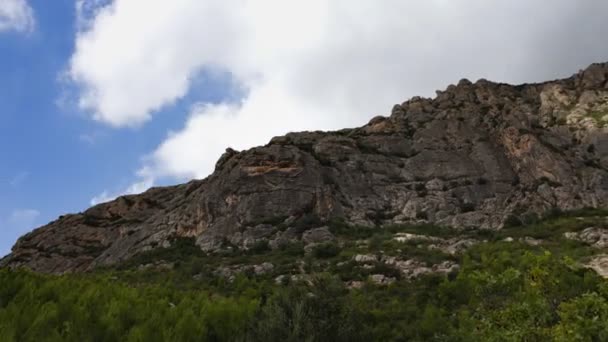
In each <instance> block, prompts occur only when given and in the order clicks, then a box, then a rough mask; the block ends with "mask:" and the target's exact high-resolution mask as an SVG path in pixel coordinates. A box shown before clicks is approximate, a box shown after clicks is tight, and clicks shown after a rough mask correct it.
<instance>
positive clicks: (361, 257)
mask: <svg viewBox="0 0 608 342" xmlns="http://www.w3.org/2000/svg"><path fill="white" fill-rule="evenodd" d="M353 260H354V261H355V262H358V263H361V264H367V263H374V262H377V261H378V257H377V256H375V255H373V254H357V255H355V256H354V257H353Z"/></svg>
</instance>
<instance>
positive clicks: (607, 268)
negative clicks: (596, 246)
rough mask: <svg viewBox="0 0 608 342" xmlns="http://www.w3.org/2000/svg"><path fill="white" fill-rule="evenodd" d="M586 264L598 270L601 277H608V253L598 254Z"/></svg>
mask: <svg viewBox="0 0 608 342" xmlns="http://www.w3.org/2000/svg"><path fill="white" fill-rule="evenodd" d="M585 266H586V267H588V268H590V269H592V270H594V271H595V272H597V274H599V275H600V276H601V277H603V278H608V255H598V256H596V257H595V258H593V259H592V260H591V261H590V262H589V263H587V264H586V265H585Z"/></svg>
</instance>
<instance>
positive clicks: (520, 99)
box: [0, 63, 608, 273]
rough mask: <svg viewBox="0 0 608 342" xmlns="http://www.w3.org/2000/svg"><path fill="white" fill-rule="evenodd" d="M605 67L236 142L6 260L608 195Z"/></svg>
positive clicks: (437, 219)
mask: <svg viewBox="0 0 608 342" xmlns="http://www.w3.org/2000/svg"><path fill="white" fill-rule="evenodd" d="M607 73H608V63H603V64H594V65H591V66H590V67H589V68H587V69H586V70H584V71H581V72H580V73H578V74H576V75H574V76H572V77H570V78H567V79H563V80H557V81H551V82H545V83H537V84H523V85H517V86H512V85H507V84H501V83H493V82H490V81H487V80H479V81H477V82H475V83H472V82H469V81H462V82H459V83H458V84H457V85H450V86H449V87H447V89H445V90H444V91H439V92H438V93H437V96H436V97H435V98H433V99H430V98H422V97H414V98H412V99H410V100H409V101H406V102H404V103H402V104H398V105H396V106H395V107H394V108H393V110H392V112H391V113H390V116H388V117H376V118H374V119H372V120H371V121H370V122H369V123H368V124H367V125H364V126H362V127H358V128H354V129H346V130H340V131H335V132H299V133H289V134H286V135H285V136H281V137H275V138H273V139H272V140H271V141H270V143H269V144H267V145H265V146H259V147H255V148H252V149H249V150H246V151H241V152H237V151H234V150H227V152H226V153H224V155H222V156H221V158H220V160H219V161H218V163H217V165H216V169H215V171H214V172H213V174H211V175H210V176H209V177H207V178H206V179H204V180H194V181H191V182H189V183H187V184H182V185H177V186H171V187H163V188H152V189H150V190H148V191H146V192H144V193H143V194H140V195H130V196H122V197H120V198H118V199H116V200H114V201H111V202H108V203H103V204H100V205H97V206H94V207H92V208H90V209H88V210H86V211H84V212H82V213H79V214H74V215H65V216H62V217H60V218H59V219H57V220H56V221H53V222H51V223H49V224H48V225H46V226H44V227H41V228H39V229H36V230H35V231H33V232H31V233H29V234H26V235H25V236H23V237H22V238H21V239H19V241H18V242H17V243H16V245H15V246H14V248H13V250H12V253H11V254H10V255H9V256H8V257H7V258H5V259H2V261H0V266H8V267H20V266H23V267H27V268H30V269H33V270H36V271H41V272H51V273H62V272H71V271H86V270H91V269H93V268H95V267H97V266H104V265H112V264H116V263H118V262H121V261H123V260H126V259H129V258H130V257H132V256H133V255H135V254H137V253H140V252H142V251H145V250H149V249H153V248H159V247H160V246H163V245H164V244H165V242H166V241H171V240H172V239H175V238H176V237H189V238H194V239H195V240H196V244H197V245H198V246H199V247H200V248H201V249H202V250H204V251H210V252H213V251H217V250H221V249H222V248H226V246H236V247H237V248H249V246H252V244H253V245H255V244H256V243H258V242H259V241H264V240H267V241H268V243H269V244H270V241H274V240H276V243H273V244H272V245H275V246H276V245H279V244H280V241H282V240H281V239H282V237H283V233H284V232H279V230H278V229H277V227H278V226H286V227H296V228H297V234H298V235H299V234H302V232H304V231H305V230H306V229H309V228H314V227H319V225H322V224H323V222H327V221H329V220H331V219H342V220H344V221H345V222H346V223H349V224H357V225H365V226H376V225H383V224H402V223H426V222H431V223H435V224H439V225H445V226H452V227H455V228H462V227H477V228H479V229H499V228H501V227H502V225H503V223H504V222H505V220H506V219H507V218H513V217H515V218H517V217H523V216H525V215H529V214H537V215H541V214H543V213H545V212H547V211H548V210H550V209H553V208H556V209H561V210H573V209H580V208H584V207H593V208H598V207H606V206H608V171H607V170H608V134H607V132H608V127H606V125H605V122H604V119H603V118H604V117H605V116H606V115H608V112H607V111H608V107H607V106H608V105H607V103H608V101H607V98H608V88H607V86H606V74H607ZM296 223H297V224H296ZM239 234H240V235H239ZM277 239H278V240H277ZM286 239H287V240H289V239H291V238H290V237H286Z"/></svg>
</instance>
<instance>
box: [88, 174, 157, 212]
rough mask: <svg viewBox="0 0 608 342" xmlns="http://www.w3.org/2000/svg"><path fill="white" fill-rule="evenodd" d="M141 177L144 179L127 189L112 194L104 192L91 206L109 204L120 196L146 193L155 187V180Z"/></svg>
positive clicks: (95, 198)
mask: <svg viewBox="0 0 608 342" xmlns="http://www.w3.org/2000/svg"><path fill="white" fill-rule="evenodd" d="M140 175H141V176H142V177H143V179H142V180H141V181H139V182H136V183H133V184H131V185H129V186H128V187H127V188H126V189H123V190H121V191H116V192H112V193H110V192H108V191H107V190H104V191H103V192H102V193H101V194H99V195H97V196H95V197H93V198H92V199H91V205H97V204H100V203H105V202H109V201H111V200H113V199H115V198H116V197H118V196H123V195H132V194H138V193H141V192H144V191H146V190H147V189H148V188H150V187H151V186H152V185H154V180H153V179H152V178H146V177H144V176H143V175H142V174H141V173H140Z"/></svg>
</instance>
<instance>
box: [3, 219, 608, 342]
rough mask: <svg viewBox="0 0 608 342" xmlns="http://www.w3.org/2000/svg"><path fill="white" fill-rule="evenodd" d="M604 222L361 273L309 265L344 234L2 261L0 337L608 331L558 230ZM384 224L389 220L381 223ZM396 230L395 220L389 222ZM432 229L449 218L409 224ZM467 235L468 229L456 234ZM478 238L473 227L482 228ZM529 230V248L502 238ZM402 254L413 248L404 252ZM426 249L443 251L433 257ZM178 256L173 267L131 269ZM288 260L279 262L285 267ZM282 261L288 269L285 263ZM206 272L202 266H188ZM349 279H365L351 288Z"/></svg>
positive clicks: (331, 257) (446, 336) (593, 281)
mask: <svg viewBox="0 0 608 342" xmlns="http://www.w3.org/2000/svg"><path fill="white" fill-rule="evenodd" d="M601 222H604V223H605V222H606V220H605V216H604V214H603V213H602V215H598V213H594V212H591V213H585V214H581V213H577V214H576V215H568V216H565V215H564V216H559V217H552V218H549V219H546V220H542V221H533V222H531V223H527V224H524V225H522V224H514V225H513V227H510V228H506V229H503V230H502V231H499V232H495V233H484V236H485V240H484V241H485V242H483V243H480V244H478V245H476V246H474V247H472V248H470V249H468V250H467V251H466V252H464V253H463V254H461V255H459V256H457V257H455V258H456V260H457V261H458V263H459V264H460V269H459V270H458V272H453V273H450V274H445V275H426V276H421V277H418V278H415V279H406V278H400V279H398V280H397V281H395V282H394V283H392V284H389V285H378V284H375V283H373V282H371V281H369V280H365V279H366V277H367V275H366V274H360V273H361V271H357V270H356V269H353V268H348V267H347V268H337V267H329V268H325V269H322V270H321V269H318V270H315V266H314V265H318V264H319V262H322V263H326V264H327V265H333V264H334V263H335V262H337V261H339V260H348V259H349V258H351V255H352V251H350V250H349V247H348V246H349V245H348V243H342V244H341V245H338V246H324V247H323V248H322V249H319V250H318V251H317V252H315V253H311V254H306V255H305V254H304V253H303V252H302V251H300V250H299V249H298V246H291V247H290V248H286V249H283V250H280V251H271V250H269V249H266V248H264V246H262V247H259V248H258V249H257V250H252V251H250V252H248V253H247V254H240V255H230V256H222V257H218V256H207V255H204V254H203V253H201V252H200V251H199V250H198V249H197V248H196V247H195V246H194V244H193V242H192V241H187V240H185V241H180V242H179V243H174V244H173V246H172V247H171V248H168V249H164V250H163V249H160V250H157V251H153V252H150V253H148V254H146V255H141V256H139V257H136V258H135V259H133V260H131V261H130V262H129V263H126V264H123V265H121V266H119V267H113V268H106V269H99V270H97V271H95V272H90V273H84V274H66V275H42V274H35V273H32V272H29V271H26V270H8V269H4V270H0V332H1V333H0V338H1V339H2V341H606V340H608V282H606V281H605V280H604V279H602V278H601V277H600V276H598V275H597V274H596V273H595V272H594V271H593V270H590V269H588V268H586V267H584V266H583V261H584V260H586V259H587V258H589V257H590V256H592V255H595V254H598V253H599V252H600V251H597V250H594V249H591V248H589V247H588V246H585V245H584V244H582V243H579V242H575V241H570V240H566V239H564V238H563V233H564V232H565V231H568V230H573V231H576V230H579V229H582V227H585V226H588V225H589V224H590V223H601ZM332 229H333V231H334V232H335V233H336V234H338V235H339V234H343V236H346V235H350V236H353V237H356V238H357V239H360V238H361V237H366V238H368V239H369V240H370V241H372V242H370V244H369V246H368V247H366V248H367V249H378V250H383V251H385V250H388V249H390V248H391V246H392V243H393V241H391V240H390V239H385V238H383V236H384V234H385V232H382V231H372V232H370V231H367V230H365V229H363V228H357V227H350V229H349V227H345V226H344V225H343V224H341V225H340V224H335V225H333V226H332ZM387 229H389V228H387ZM393 229H394V228H393ZM409 229H418V230H422V229H423V230H424V231H426V232H427V233H429V234H437V235H439V234H445V230H443V229H441V228H434V229H433V228H431V227H409ZM461 234H463V233H462V232H461ZM476 234H479V233H476ZM524 235H525V236H532V237H535V238H543V239H544V240H543V241H545V243H543V244H540V245H536V246H533V245H530V244H526V243H522V242H518V241H517V240H516V241H514V242H510V241H507V240H505V236H510V237H518V236H524ZM405 252H406V253H407V251H405ZM419 257H421V258H424V257H427V258H437V257H438V256H437V255H436V254H427V255H424V254H419ZM298 258H300V259H301V260H304V262H305V263H308V264H310V277H309V278H307V280H306V281H292V280H291V278H286V279H284V280H283V281H281V282H277V281H276V280H275V279H274V278H275V275H276V273H275V274H268V275H263V276H256V275H252V274H248V273H246V272H245V273H241V274H238V275H237V276H236V277H235V278H234V279H231V280H230V281H228V280H226V279H225V278H222V277H219V276H217V275H214V274H213V273H212V272H210V270H211V269H212V268H213V267H215V265H217V264H224V263H226V262H228V261H227V260H229V259H230V260H232V261H233V262H235V261H234V260H238V262H242V261H243V260H272V261H274V262H275V264H277V265H279V266H278V267H277V268H279V269H280V271H277V272H285V271H286V270H288V269H289V268H287V267H283V266H281V265H288V264H289V263H290V262H293V260H295V259H298ZM161 259H162V260H165V261H167V262H168V261H171V262H173V264H174V265H175V266H174V267H173V268H171V269H157V270H154V269H145V268H142V267H135V266H136V265H137V264H140V265H141V264H145V263H146V262H149V261H151V260H161ZM282 262H283V264H282ZM281 267H283V269H281ZM201 274H202V275H203V276H202V277H201V276H198V277H196V276H194V275H201ZM349 279H363V280H364V285H363V286H362V287H360V288H349V287H347V286H346V281H348V280H349Z"/></svg>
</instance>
